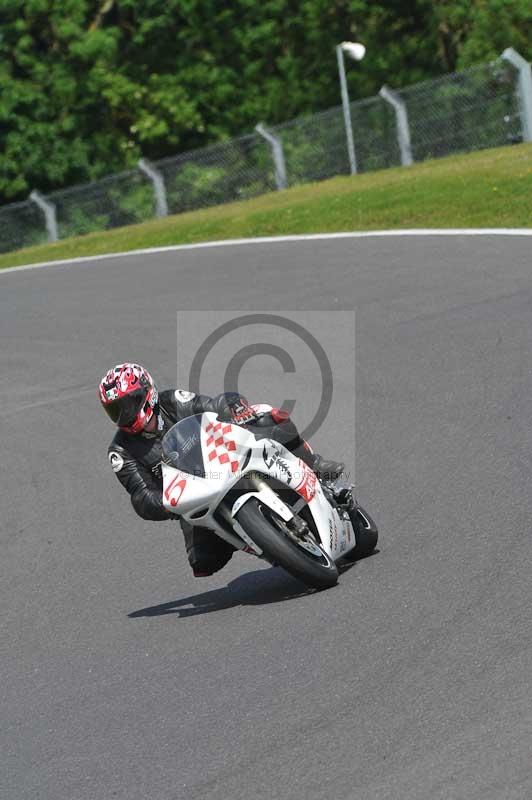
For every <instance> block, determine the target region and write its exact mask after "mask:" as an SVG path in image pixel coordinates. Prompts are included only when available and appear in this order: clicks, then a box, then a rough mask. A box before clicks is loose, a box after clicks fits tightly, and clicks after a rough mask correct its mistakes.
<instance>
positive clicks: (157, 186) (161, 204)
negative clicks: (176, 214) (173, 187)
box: [137, 158, 168, 217]
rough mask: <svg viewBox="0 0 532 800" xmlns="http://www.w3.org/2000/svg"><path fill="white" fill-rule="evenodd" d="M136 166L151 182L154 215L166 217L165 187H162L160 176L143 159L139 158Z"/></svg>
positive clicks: (162, 179) (162, 181) (151, 165)
mask: <svg viewBox="0 0 532 800" xmlns="http://www.w3.org/2000/svg"><path fill="white" fill-rule="evenodd" d="M137 166H138V168H139V169H140V171H141V172H142V173H144V175H146V177H147V178H149V180H150V181H151V182H152V186H153V192H154V194H155V214H156V215H157V216H158V217H167V216H168V202H167V200H166V186H165V185H164V178H163V176H162V174H161V173H160V172H159V170H158V169H156V168H155V167H154V166H153V164H150V162H149V161H147V160H146V159H145V158H141V159H140V161H139V162H138V165H137Z"/></svg>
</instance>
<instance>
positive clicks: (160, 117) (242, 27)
mask: <svg viewBox="0 0 532 800" xmlns="http://www.w3.org/2000/svg"><path fill="white" fill-rule="evenodd" d="M0 25H1V27H0V201H1V202H6V201H9V200H16V199H19V198H23V197H25V196H26V195H27V193H28V191H29V189H30V188H32V187H38V188H40V189H41V190H43V191H47V190H49V189H51V188H57V187H60V186H65V185H69V184H72V183H76V182H80V181H84V180H89V179H92V178H95V177H99V176H101V175H104V174H108V173H111V172H114V171H118V170H121V169H124V168H127V167H128V166H131V165H133V164H134V163H135V162H136V160H137V159H138V158H139V157H140V155H141V154H142V155H145V156H148V157H150V158H158V157H162V156H165V155H169V154H173V153H176V152H179V151H182V150H186V149H189V148H194V147H198V146H201V145H203V144H206V143H211V142H215V141H220V140H223V139H226V138H228V137H230V136H234V135H236V134H239V133H243V132H246V131H249V130H251V129H252V128H253V126H254V124H255V123H256V122H257V121H259V120H265V121H267V122H269V123H274V122H280V121H283V120H286V119H290V118H291V117H294V116H296V115H298V114H302V113H305V112H309V111H317V110H319V109H323V108H327V107H329V106H332V105H336V104H338V103H339V90H338V78H337V73H336V61H335V57H334V46H335V44H337V43H338V42H339V41H341V40H343V39H359V40H361V41H363V42H364V43H365V44H366V45H367V48H368V55H367V58H366V59H365V61H364V62H363V64H362V65H360V66H358V67H356V68H351V69H349V71H348V75H349V83H350V91H351V96H352V97H361V96H367V95H370V94H372V93H374V92H375V91H376V90H377V89H378V88H379V87H380V86H381V85H382V83H384V82H386V83H388V84H390V85H395V86H403V85H406V84H408V83H412V82H414V81H418V80H420V79H423V78H425V77H431V76H433V75H437V74H441V73H443V72H448V71H451V70H454V69H456V68H460V67H464V66H467V65H469V64H472V63H476V62H478V61H482V60H486V59H490V58H492V57H494V56H496V55H497V54H499V53H500V52H501V50H502V49H503V48H504V47H507V46H509V45H513V46H514V47H515V48H516V49H517V50H519V51H520V52H521V53H522V54H523V55H525V56H526V57H528V58H531V57H532V11H531V5H530V0H454V2H446V0H408V2H407V0H395V2H391V1H390V0H388V1H387V2H386V1H385V0H382V1H381V2H373V1H372V0H333V2H326V1H325V0H301V2H295V1H294V0H262V2H260V3H259V2H257V0H233V2H232V3H230V4H227V3H226V2H219V0H166V1H165V2H164V3H162V2H161V1H160V0H0Z"/></svg>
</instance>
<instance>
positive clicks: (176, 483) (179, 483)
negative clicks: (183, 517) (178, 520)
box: [164, 475, 187, 508]
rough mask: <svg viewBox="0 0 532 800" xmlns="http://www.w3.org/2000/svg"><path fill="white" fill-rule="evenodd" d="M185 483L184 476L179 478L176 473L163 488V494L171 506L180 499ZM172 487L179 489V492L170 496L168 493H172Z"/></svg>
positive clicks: (173, 506)
mask: <svg viewBox="0 0 532 800" xmlns="http://www.w3.org/2000/svg"><path fill="white" fill-rule="evenodd" d="M186 485H187V479H186V478H181V477H180V475H176V476H175V478H174V480H173V481H172V482H171V483H170V485H169V486H167V487H166V489H165V490H164V496H165V497H166V499H167V500H168V501H169V502H170V505H171V506H172V508H175V507H176V505H177V504H178V503H179V501H180V500H181V495H182V494H183V492H184V491H185V486H186ZM174 488H177V489H179V493H176V496H175V497H172V498H171V497H170V495H171V494H172V491H173V490H174Z"/></svg>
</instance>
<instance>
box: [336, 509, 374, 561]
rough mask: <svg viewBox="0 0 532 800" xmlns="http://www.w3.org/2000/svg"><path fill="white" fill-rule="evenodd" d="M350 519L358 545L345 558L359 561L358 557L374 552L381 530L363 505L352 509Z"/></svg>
mask: <svg viewBox="0 0 532 800" xmlns="http://www.w3.org/2000/svg"><path fill="white" fill-rule="evenodd" d="M349 519H350V520H351V524H352V526H353V530H354V532H355V542H356V545H355V547H353V549H352V550H350V551H349V553H347V554H346V555H345V556H344V558H345V559H346V560H348V561H357V559H359V558H364V557H365V556H369V555H370V554H371V553H373V551H374V550H375V548H376V547H377V542H378V540H379V531H378V530H377V526H376V525H375V523H374V521H373V520H372V519H371V517H370V515H369V514H368V512H367V511H366V510H365V509H364V508H362V506H359V505H356V506H355V507H354V508H353V509H351V511H350V512H349Z"/></svg>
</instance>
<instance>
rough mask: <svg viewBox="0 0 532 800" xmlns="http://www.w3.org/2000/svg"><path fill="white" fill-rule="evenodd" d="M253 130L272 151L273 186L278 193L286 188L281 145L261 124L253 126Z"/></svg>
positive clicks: (277, 137) (277, 138)
mask: <svg viewBox="0 0 532 800" xmlns="http://www.w3.org/2000/svg"><path fill="white" fill-rule="evenodd" d="M255 130H256V131H257V133H258V134H259V136H262V138H263V139H266V141H267V142H268V144H269V145H270V147H271V149H272V156H273V163H274V164H275V185H276V186H277V191H279V192H280V191H281V190H282V189H286V187H287V182H286V164H285V161H284V152H283V143H282V141H281V139H280V138H279V136H275V135H274V134H273V133H271V132H270V131H267V130H266V128H265V127H264V125H263V124H262V122H259V123H258V124H257V125H255Z"/></svg>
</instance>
